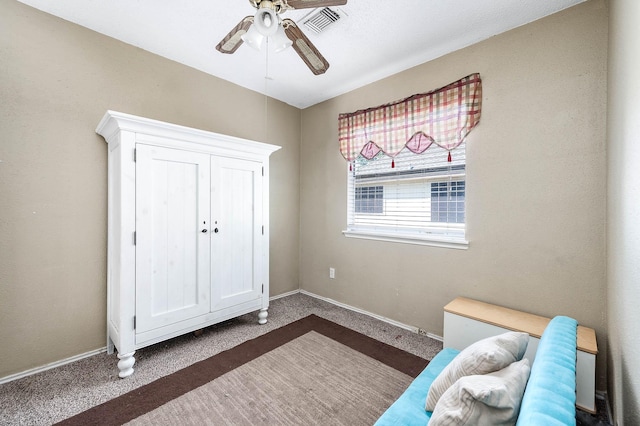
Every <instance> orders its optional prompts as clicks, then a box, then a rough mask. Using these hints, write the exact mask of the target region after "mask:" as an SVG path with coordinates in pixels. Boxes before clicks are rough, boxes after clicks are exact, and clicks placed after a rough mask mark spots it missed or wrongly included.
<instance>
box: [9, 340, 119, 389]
mask: <svg viewBox="0 0 640 426" xmlns="http://www.w3.org/2000/svg"><path fill="white" fill-rule="evenodd" d="M106 351H107V348H106V347H104V348H100V349H95V350H93V351H89V352H85V353H82V354H78V355H74V356H72V357H69V358H65V359H61V360H60V361H55V362H50V363H49V364H45V365H42V366H40V367H35V368H31V369H29V370H26V371H22V372H20V373H15V374H11V375H9V376H6V377H2V378H0V385H1V384H3V383H8V382H12V381H14V380H18V379H22V378H24V377H27V376H31V375H33V374H37V373H42V372H43V371H47V370H51V369H52V368H56V367H61V366H63V365H66V364H70V363H72V362H75V361H79V360H81V359H84V358H89V357H90V356H94V355H98V354H101V353H103V352H106Z"/></svg>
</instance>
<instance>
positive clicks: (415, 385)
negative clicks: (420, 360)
mask: <svg viewBox="0 0 640 426" xmlns="http://www.w3.org/2000/svg"><path fill="white" fill-rule="evenodd" d="M459 353H460V351H458V350H456V349H451V348H445V349H443V350H442V351H440V353H438V355H436V356H435V357H433V359H432V360H431V361H430V362H429V365H427V368H425V369H424V370H423V371H422V372H421V373H420V374H419V375H418V377H416V378H415V379H414V380H413V382H411V384H410V385H409V387H408V388H407V390H406V391H405V392H404V393H403V394H402V395H401V396H400V398H398V399H397V400H396V402H394V403H393V404H392V405H391V407H389V408H388V409H387V411H385V412H384V414H383V415H382V416H381V417H380V418H379V419H378V421H377V422H376V423H375V424H376V426H388V425H402V426H412V425H420V426H425V425H426V424H427V423H428V422H429V419H430V418H431V412H430V411H426V410H425V409H424V404H425V401H426V399H427V393H428V392H429V387H430V386H431V383H432V382H433V380H434V379H435V378H436V377H437V376H438V374H440V372H441V371H442V370H443V369H444V367H446V366H447V365H448V364H449V363H450V362H451V360H452V359H453V358H455V357H456V355H458V354H459Z"/></svg>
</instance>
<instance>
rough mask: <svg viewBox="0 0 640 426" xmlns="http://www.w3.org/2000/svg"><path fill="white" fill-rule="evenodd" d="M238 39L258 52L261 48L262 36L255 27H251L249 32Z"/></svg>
mask: <svg viewBox="0 0 640 426" xmlns="http://www.w3.org/2000/svg"><path fill="white" fill-rule="evenodd" d="M240 38H241V39H242V41H244V42H245V43H247V44H248V45H249V46H250V47H252V48H253V49H256V50H258V51H259V50H260V49H261V48H262V42H263V41H264V36H263V35H262V34H260V32H258V30H257V29H256V26H255V25H251V26H250V27H249V30H248V31H247V32H246V33H244V34H242V36H240Z"/></svg>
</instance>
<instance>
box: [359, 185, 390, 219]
mask: <svg viewBox="0 0 640 426" xmlns="http://www.w3.org/2000/svg"><path fill="white" fill-rule="evenodd" d="M383 188H384V187H383V186H382V185H380V186H361V187H357V188H356V199H355V203H356V205H355V209H356V213H363V214H375V213H382V212H383V208H382V206H383V204H382V200H383V194H384V193H383Z"/></svg>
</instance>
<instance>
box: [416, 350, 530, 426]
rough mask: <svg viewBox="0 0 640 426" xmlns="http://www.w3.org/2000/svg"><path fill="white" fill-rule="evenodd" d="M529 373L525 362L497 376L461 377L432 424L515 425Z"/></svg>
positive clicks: (443, 400)
mask: <svg viewBox="0 0 640 426" xmlns="http://www.w3.org/2000/svg"><path fill="white" fill-rule="evenodd" d="M530 371H531V369H530V368H529V361H528V360H527V359H523V360H522V361H518V362H514V363H513V364H511V365H509V366H508V367H506V368H503V369H502V370H500V371H496V372H494V373H489V374H485V375H475V376H465V377H461V378H460V379H459V380H458V381H457V382H455V383H454V384H453V386H451V387H450V388H449V389H447V391H446V392H445V393H444V395H442V397H441V398H440V400H439V401H438V404H437V405H436V408H435V410H433V414H432V416H431V420H430V421H429V425H430V426H444V425H456V426H457V425H474V426H476V425H477V426H484V425H486V426H493V425H515V424H516V420H517V419H518V413H519V412H520V403H521V402H522V395H523V394H524V389H525V387H526V386H527V380H528V379H529V372H530Z"/></svg>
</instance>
